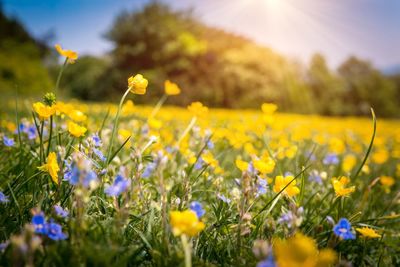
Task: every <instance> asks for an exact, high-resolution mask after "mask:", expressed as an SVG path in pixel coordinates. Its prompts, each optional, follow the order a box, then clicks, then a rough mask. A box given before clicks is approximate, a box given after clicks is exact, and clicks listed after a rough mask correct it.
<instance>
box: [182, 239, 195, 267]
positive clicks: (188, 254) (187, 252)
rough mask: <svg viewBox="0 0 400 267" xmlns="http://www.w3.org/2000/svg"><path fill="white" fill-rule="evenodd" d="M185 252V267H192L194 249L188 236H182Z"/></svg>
mask: <svg viewBox="0 0 400 267" xmlns="http://www.w3.org/2000/svg"><path fill="white" fill-rule="evenodd" d="M181 241H182V246H183V251H184V252H185V267H192V249H191V246H190V244H189V242H188V238H187V236H186V235H181Z"/></svg>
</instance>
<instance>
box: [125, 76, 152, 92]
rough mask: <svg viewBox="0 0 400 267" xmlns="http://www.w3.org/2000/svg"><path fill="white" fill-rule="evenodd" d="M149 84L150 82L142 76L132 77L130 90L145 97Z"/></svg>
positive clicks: (129, 81)
mask: <svg viewBox="0 0 400 267" xmlns="http://www.w3.org/2000/svg"><path fill="white" fill-rule="evenodd" d="M148 84H149V81H148V80H147V79H145V78H144V77H143V75H142V74H136V75H135V77H133V76H131V77H129V79H128V88H129V89H130V90H131V92H132V93H134V94H137V95H144V94H145V93H146V88H147V85H148Z"/></svg>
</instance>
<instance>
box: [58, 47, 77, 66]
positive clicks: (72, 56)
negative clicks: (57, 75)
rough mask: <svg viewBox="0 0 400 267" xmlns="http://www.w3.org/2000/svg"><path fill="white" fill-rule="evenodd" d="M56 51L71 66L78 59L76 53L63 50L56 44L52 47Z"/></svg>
mask: <svg viewBox="0 0 400 267" xmlns="http://www.w3.org/2000/svg"><path fill="white" fill-rule="evenodd" d="M54 47H55V48H56V50H57V52H58V53H59V54H60V55H62V56H63V57H66V58H67V59H68V62H69V63H71V64H73V63H74V62H75V60H77V59H78V53H77V52H75V51H72V50H64V49H62V48H61V45H59V44H56V45H55V46H54Z"/></svg>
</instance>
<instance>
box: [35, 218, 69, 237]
mask: <svg viewBox="0 0 400 267" xmlns="http://www.w3.org/2000/svg"><path fill="white" fill-rule="evenodd" d="M32 224H33V227H34V229H35V233H37V234H42V235H46V236H48V237H49V238H50V239H53V240H55V241H58V240H64V239H66V238H67V236H66V235H65V234H64V233H63V232H62V227H61V225H60V224H58V223H55V222H54V221H53V220H50V222H46V218H45V217H44V214H43V212H39V213H37V214H35V215H33V217H32Z"/></svg>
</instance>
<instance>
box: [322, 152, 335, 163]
mask: <svg viewBox="0 0 400 267" xmlns="http://www.w3.org/2000/svg"><path fill="white" fill-rule="evenodd" d="M322 163H324V164H325V165H337V164H338V163H339V158H338V156H337V155H336V154H334V153H330V154H327V155H326V156H325V158H324V159H323V161H322Z"/></svg>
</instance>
